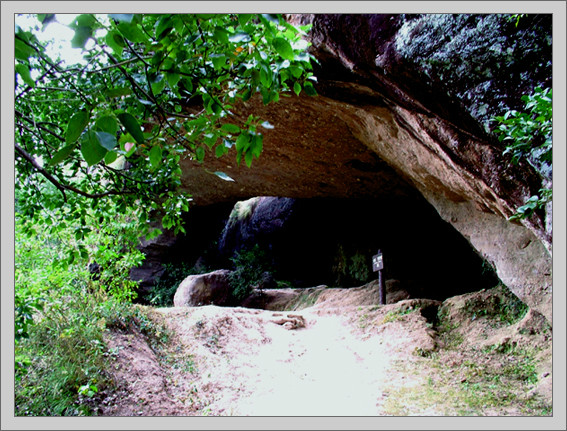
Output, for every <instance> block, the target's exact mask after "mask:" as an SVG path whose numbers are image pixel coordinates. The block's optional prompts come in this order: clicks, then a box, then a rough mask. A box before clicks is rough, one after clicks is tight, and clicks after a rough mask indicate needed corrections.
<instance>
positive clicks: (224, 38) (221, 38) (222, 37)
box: [213, 27, 229, 44]
mask: <svg viewBox="0 0 567 431" xmlns="http://www.w3.org/2000/svg"><path fill="white" fill-rule="evenodd" d="M228 34H229V33H228V31H226V30H225V29H224V28H221V27H216V28H215V30H214V31H213V37H214V38H215V39H216V40H217V41H218V42H220V43H222V44H227V43H228Z"/></svg>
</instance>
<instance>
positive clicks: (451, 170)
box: [183, 15, 552, 320]
mask: <svg viewBox="0 0 567 431" xmlns="http://www.w3.org/2000/svg"><path fill="white" fill-rule="evenodd" d="M292 19H294V20H296V21H302V22H312V24H313V29H312V31H311V39H312V42H313V47H312V52H313V53H314V55H315V56H316V57H317V59H318V60H319V62H320V67H318V68H317V69H316V75H317V77H318V85H317V90H318V92H319V94H320V95H319V96H318V97H314V98H310V97H306V96H303V95H300V97H295V96H290V97H282V98H281V99H280V102H278V103H277V104H274V105H268V106H266V107H264V106H263V105H262V102H261V100H258V99H254V98H253V99H251V100H250V101H248V102H247V103H245V104H243V105H242V106H240V107H237V108H236V109H235V111H236V112H238V115H239V116H241V117H242V118H246V117H247V116H248V115H249V114H250V113H252V112H253V113H254V114H256V115H260V116H262V117H263V118H265V119H266V120H268V121H270V123H272V124H274V125H276V127H275V128H274V129H273V130H266V131H265V134H264V152H263V154H262V156H261V157H260V159H259V160H258V161H255V162H254V164H253V166H252V168H251V169H248V168H246V167H243V166H241V167H238V166H237V165H236V163H235V162H234V160H235V158H234V156H231V155H229V156H227V157H225V158H223V159H220V160H218V159H216V158H215V157H214V155H213V154H208V155H207V157H206V159H205V163H206V166H207V168H208V170H209V171H216V170H220V171H223V172H226V173H227V174H228V175H230V176H231V177H232V178H233V179H234V180H235V181H234V182H226V181H222V180H221V179H219V178H218V177H216V176H214V175H210V174H208V173H207V172H205V171H204V170H203V169H199V168H198V165H197V164H195V163H193V162H191V161H190V160H186V161H185V162H184V165H183V169H184V184H185V187H187V188H188V189H189V190H190V191H191V193H192V194H193V197H194V199H195V202H196V203H197V204H198V205H207V204H210V203H213V202H221V201H230V200H239V199H247V198H250V197H252V196H281V197H292V198H313V197H332V198H370V199H376V200H381V199H386V198H393V197H404V198H410V199H411V198H412V197H414V198H416V199H419V198H421V197H425V199H427V201H429V203H430V204H431V205H432V206H433V207H434V208H435V209H436V211H437V212H438V214H439V215H440V216H441V218H442V219H443V220H445V221H446V222H448V223H450V224H452V225H453V226H454V227H455V228H456V229H457V230H458V231H459V232H460V233H461V234H462V235H463V237H464V238H466V239H467V240H468V241H469V242H470V244H471V245H472V246H473V247H474V248H475V249H476V250H477V251H478V252H479V253H480V254H482V255H483V256H484V258H486V259H487V260H488V261H489V262H491V263H492V264H493V265H494V267H495V268H496V270H497V272H498V276H499V278H500V279H501V280H502V281H503V282H504V283H505V284H506V285H507V286H508V287H509V288H510V289H511V290H512V291H513V292H515V293H516V294H517V295H518V296H519V297H520V298H521V299H522V300H523V301H525V302H526V303H527V304H528V305H529V306H531V307H533V308H534V309H536V310H538V311H539V312H541V313H542V314H543V315H544V316H546V318H547V319H548V320H551V315H552V300H551V298H552V295H551V292H552V280H551V251H550V250H551V241H552V238H551V230H550V223H549V220H546V214H544V213H540V214H538V215H537V216H536V217H533V218H531V219H530V220H527V221H525V222H523V224H518V223H511V222H509V221H507V217H509V216H510V215H512V214H513V213H514V212H515V209H516V208H517V207H518V206H520V205H522V204H523V203H524V201H525V200H526V199H527V198H528V197H530V196H531V195H533V194H536V193H537V191H538V190H539V188H540V187H541V185H542V176H541V174H543V175H544V176H546V175H547V176H548V174H549V172H543V173H538V172H536V170H535V169H533V168H532V167H530V166H529V165H527V164H525V165H520V166H513V165H511V164H510V163H509V160H508V159H506V158H505V157H504V156H503V155H502V151H503V148H502V147H501V145H500V144H499V143H498V142H497V140H496V139H494V137H493V136H491V135H490V134H489V133H488V132H487V128H486V122H487V120H488V119H489V118H490V117H491V116H493V115H501V114H503V112H505V111H506V110H508V109H509V108H515V109H521V107H522V102H521V100H520V96H521V95H522V94H525V93H531V92H532V91H533V88H534V87H535V86H536V85H542V86H549V85H550V77H551V72H550V68H551V17H550V16H543V15H541V16H540V15H528V16H526V17H525V18H523V19H521V20H520V25H519V26H518V27H517V28H516V27H515V25H514V23H513V22H508V17H507V16H492V15H483V16H479V15H447V16H434V15H432V16H420V15H417V16H401V15H314V16H294V17H292Z"/></svg>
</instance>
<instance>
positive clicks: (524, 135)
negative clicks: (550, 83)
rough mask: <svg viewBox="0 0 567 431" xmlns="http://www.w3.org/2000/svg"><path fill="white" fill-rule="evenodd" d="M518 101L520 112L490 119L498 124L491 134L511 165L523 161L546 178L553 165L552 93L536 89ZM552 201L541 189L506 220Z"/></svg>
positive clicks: (520, 217) (512, 112)
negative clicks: (509, 158)
mask: <svg viewBox="0 0 567 431" xmlns="http://www.w3.org/2000/svg"><path fill="white" fill-rule="evenodd" d="M522 101H524V102H525V111H524V112H518V111H515V110H511V111H508V112H506V113H505V114H504V115H503V116H498V117H495V118H494V121H496V122H497V123H498V125H497V127H496V130H495V132H496V134H497V135H498V139H499V140H500V142H504V143H506V144H507V145H506V149H505V150H504V154H511V155H512V162H513V163H516V164H517V163H518V162H519V161H520V160H521V159H522V158H525V159H527V160H528V162H529V163H530V164H532V165H533V166H534V167H535V168H536V169H537V170H538V171H539V172H541V171H547V172H549V174H550V173H551V169H552V161H553V154H552V149H553V141H552V133H553V123H552V122H553V116H552V108H553V106H552V90H551V89H550V88H546V89H543V88H541V87H536V88H535V90H534V92H533V94H531V95H523V96H522ZM552 197H553V195H552V190H551V189H549V188H545V187H544V188H541V189H540V190H539V194H537V195H534V196H532V197H530V198H529V199H528V200H527V201H526V203H525V204H524V205H522V206H520V207H519V208H518V209H517V212H516V214H514V215H512V216H511V217H510V220H519V219H523V218H527V217H530V216H531V215H532V214H533V213H534V212H535V211H536V210H538V209H541V208H544V207H545V206H546V204H547V203H548V202H551V200H552Z"/></svg>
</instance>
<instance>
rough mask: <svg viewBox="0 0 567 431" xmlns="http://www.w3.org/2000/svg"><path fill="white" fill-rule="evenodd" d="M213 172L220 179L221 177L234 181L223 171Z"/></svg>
mask: <svg viewBox="0 0 567 431" xmlns="http://www.w3.org/2000/svg"><path fill="white" fill-rule="evenodd" d="M214 174H215V175H216V176H217V177H219V178H220V179H223V180H225V181H234V180H233V179H232V178H231V177H229V176H228V175H227V174H225V173H224V172H220V171H216V172H214Z"/></svg>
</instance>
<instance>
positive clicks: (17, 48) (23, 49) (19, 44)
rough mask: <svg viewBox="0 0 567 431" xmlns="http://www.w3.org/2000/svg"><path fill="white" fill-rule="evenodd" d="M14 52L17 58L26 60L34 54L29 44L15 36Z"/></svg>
mask: <svg viewBox="0 0 567 431" xmlns="http://www.w3.org/2000/svg"><path fill="white" fill-rule="evenodd" d="M14 54H15V56H16V58H17V59H18V60H22V61H28V58H29V57H33V56H35V54H36V52H35V50H34V49H33V48H32V47H31V46H29V45H27V44H26V43H25V42H24V41H22V40H20V39H19V38H18V37H16V38H15V39H14Z"/></svg>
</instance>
